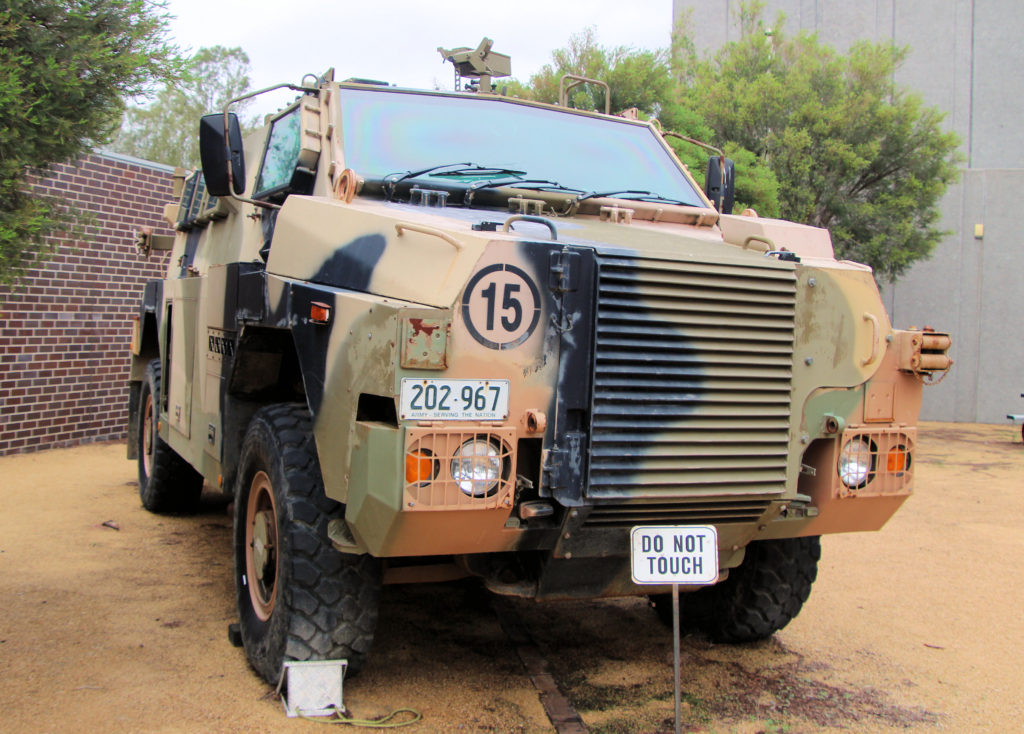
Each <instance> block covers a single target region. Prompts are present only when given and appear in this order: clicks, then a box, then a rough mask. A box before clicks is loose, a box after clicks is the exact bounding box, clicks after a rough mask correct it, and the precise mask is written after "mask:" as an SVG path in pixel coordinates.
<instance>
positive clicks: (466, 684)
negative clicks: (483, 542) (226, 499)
mask: <svg viewBox="0 0 1024 734" xmlns="http://www.w3.org/2000/svg"><path fill="white" fill-rule="evenodd" d="M123 457H124V448H123V446H121V445H111V444H107V445H92V446H84V447H80V448H75V449H67V450H61V451H51V452H44V453H39V454H31V455H22V456H11V457H6V458H2V459H0V498H2V501H3V509H2V510H0V598H2V599H3V603H2V604H0V664H2V669H3V671H4V685H3V686H0V731H4V732H35V731H47V732H48V731H53V732H60V731H69V730H75V731H104V732H108V731H109V732H136V731H138V732H193V731H196V732H199V731H202V732H235V731H245V732H270V731H274V732H289V731H322V728H321V727H320V725H318V724H315V723H311V722H306V721H301V720H294V719H286V718H285V717H284V713H283V711H282V707H281V704H280V703H279V701H277V700H276V699H275V698H274V696H273V692H272V691H271V689H270V688H269V687H268V686H266V685H264V684H263V683H262V682H261V681H260V680H259V679H258V678H257V677H256V675H255V674H254V673H252V672H251V671H250V669H249V668H248V667H247V665H246V662H245V658H244V656H243V653H242V651H241V650H239V649H236V648H234V647H231V645H230V644H229V642H228V639H227V633H226V631H227V626H228V624H229V623H230V622H231V621H233V619H234V594H233V589H232V586H231V572H230V568H231V557H230V534H231V531H230V520H229V518H228V516H227V514H226V511H225V506H224V504H223V502H218V501H216V499H215V498H211V499H210V501H209V502H206V503H205V505H204V511H203V512H202V513H201V514H199V515H197V516H192V517H160V516H155V515H151V514H148V513H146V512H145V511H144V510H142V508H141V507H140V505H139V500H138V494H137V490H136V485H135V467H134V464H133V463H131V462H129V461H127V460H125V459H124V458H123ZM916 458H917V467H918V475H917V477H918V478H917V492H916V495H915V496H914V497H912V498H911V499H910V500H909V501H908V502H907V503H906V505H904V508H903V509H902V510H901V511H900V512H899V513H898V514H897V515H896V517H895V518H894V519H893V520H892V521H891V522H890V523H889V524H888V525H887V526H886V527H885V528H884V529H883V530H882V531H881V532H879V533H867V534H854V535H843V536H830V537H826V538H824V539H823V541H822V556H823V557H822V563H821V567H820V571H819V574H818V580H817V583H816V584H815V587H814V590H813V591H812V593H811V598H810V600H809V601H808V603H807V605H806V606H805V607H804V610H803V612H802V613H801V614H800V616H799V617H798V618H797V619H796V620H795V621H794V622H793V623H791V624H790V625H789V626H788V627H787V628H786V629H784V630H783V631H781V632H780V633H778V634H777V635H776V636H775V637H774V638H772V639H771V640H769V641H766V642H763V643H758V644H754V645H746V646H738V647H728V646H717V645H710V644H708V643H707V642H705V641H702V640H700V639H697V638H685V639H684V640H683V653H682V658H683V660H682V681H683V683H682V689H683V699H684V719H685V723H684V727H683V728H684V730H685V731H708V732H738V733H745V734H753V733H754V732H831V731H848V732H875V731H879V732H890V731H905V730H907V729H911V730H913V731H925V732H927V731H950V732H963V731H971V732H984V731H990V732H1008V731H1021V730H1024V703H1022V699H1021V697H1020V693H1019V692H1020V690H1021V688H1022V684H1024V669H1022V663H1024V623H1022V616H1021V615H1022V612H1021V610H1022V609H1024V584H1022V583H1021V580H1022V578H1024V562H1022V557H1024V492H1022V491H1021V483H1022V478H1024V447H1022V445H1021V438H1020V432H1019V429H1014V428H1010V427H1005V426H976V425H963V424H934V423H933V424H925V425H924V426H923V427H922V430H921V435H920V438H919V447H918V452H917V456H916ZM105 522H110V523H112V524H114V525H116V527H117V528H119V529H113V528H111V527H108V526H105V525H104V524H103V523H105ZM513 607H514V608H515V609H516V610H517V611H518V613H519V615H520V617H521V619H522V621H523V622H524V623H525V625H526V627H527V629H528V630H529V632H530V633H531V634H532V635H533V637H534V639H535V641H536V643H537V646H538V647H539V649H540V650H541V652H542V654H543V655H544V656H545V657H546V658H547V660H548V661H549V663H550V665H551V668H552V672H553V673H554V677H555V680H556V681H557V682H558V684H559V686H560V687H561V688H562V690H563V691H564V692H565V694H566V695H567V697H568V698H569V700H570V701H571V702H572V703H573V704H574V705H575V706H576V708H577V709H578V711H579V712H580V714H581V716H582V718H583V720H584V722H585V723H586V725H587V726H588V727H589V729H590V731H592V732H659V731H671V730H672V652H671V650H672V637H671V634H670V632H669V631H668V630H667V629H666V628H665V627H663V626H661V625H660V624H659V623H658V621H657V619H656V617H655V615H654V612H653V611H652V610H650V609H649V608H648V607H647V605H646V604H645V603H644V602H643V601H642V600H635V599H634V600H625V601H611V602H593V603H565V604H535V603H532V602H526V601H515V602H514V603H513ZM345 703H346V705H348V706H349V708H350V709H352V710H353V713H354V714H356V715H358V716H363V717H371V716H379V715H381V714H384V713H386V712H387V711H389V710H391V709H394V708H398V707H404V706H409V707H413V708H415V709H418V710H419V711H421V712H422V713H423V716H424V719H423V721H422V722H421V723H419V724H416V725H414V726H412V727H409V728H408V729H405V730H404V731H420V732H435V731H437V732H447V731H453V732H459V731H465V732H475V731H486V732H550V731H554V728H553V727H552V726H551V724H550V723H549V722H548V719H547V717H546V715H545V713H544V709H543V707H542V706H541V704H540V700H539V697H538V693H537V691H536V690H535V688H534V687H533V685H532V684H531V682H530V679H529V677H528V676H527V675H526V674H525V672H524V669H523V666H522V664H521V663H520V661H519V658H518V656H517V654H516V651H515V647H514V646H513V644H512V643H511V642H510V641H509V640H508V639H507V638H506V637H505V635H504V634H503V632H502V629H501V627H500V625H499V623H498V620H497V619H496V617H495V615H494V613H493V611H492V609H491V605H490V603H489V599H488V598H487V595H486V594H484V593H483V592H480V591H479V590H478V589H477V588H476V587H475V586H474V585H472V584H466V583H459V584H450V585H444V586H415V587H392V588H388V589H386V590H385V594H384V603H383V607H382V610H381V621H380V627H379V629H378V634H377V645H376V647H375V650H374V654H373V657H372V658H371V660H370V663H369V664H368V666H367V668H366V670H365V671H364V673H363V674H362V675H361V676H359V677H357V678H353V679H351V680H348V681H346V682H345Z"/></svg>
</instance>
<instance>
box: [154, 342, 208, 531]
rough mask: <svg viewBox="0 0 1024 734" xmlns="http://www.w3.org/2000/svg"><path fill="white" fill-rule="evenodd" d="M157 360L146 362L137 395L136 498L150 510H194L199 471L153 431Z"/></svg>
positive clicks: (156, 409) (199, 485)
mask: <svg viewBox="0 0 1024 734" xmlns="http://www.w3.org/2000/svg"><path fill="white" fill-rule="evenodd" d="M159 419H160V360H159V359H154V360H153V361H151V362H150V363H149V364H148V365H146V375H145V377H144V378H143V381H142V392H141V394H140V397H139V435H138V442H139V446H138V455H139V498H140V499H141V500H142V506H143V507H145V508H146V509H147V510H149V511H150V512H157V513H168V512H195V510H196V509H197V508H198V507H199V496H200V495H201V494H202V493H203V475H202V474H200V473H199V472H197V471H196V470H195V469H193V468H192V466H191V465H190V464H189V463H188V462H187V461H185V460H184V459H183V458H181V457H180V456H178V454H176V453H175V452H174V449H172V448H171V447H170V446H168V445H167V444H166V443H165V442H164V440H163V439H162V438H160V434H159V432H158V431H157V421H159Z"/></svg>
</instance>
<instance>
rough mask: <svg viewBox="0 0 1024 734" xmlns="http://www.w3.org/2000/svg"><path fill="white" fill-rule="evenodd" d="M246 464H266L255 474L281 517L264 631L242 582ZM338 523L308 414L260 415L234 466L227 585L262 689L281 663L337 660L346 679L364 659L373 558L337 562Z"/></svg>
mask: <svg viewBox="0 0 1024 734" xmlns="http://www.w3.org/2000/svg"><path fill="white" fill-rule="evenodd" d="M275 457H276V459H275ZM254 461H255V462H257V463H261V464H271V465H270V466H262V465H261V468H262V469H263V470H264V471H266V472H267V474H268V475H269V476H270V479H271V484H272V486H273V490H274V494H275V502H276V504H277V509H278V514H279V522H280V520H281V517H280V515H281V514H282V513H283V515H284V519H285V522H284V523H283V527H279V530H278V536H279V538H278V542H279V545H280V551H279V559H278V563H279V570H278V574H279V575H278V579H277V584H278V599H277V602H276V605H275V608H274V611H273V613H272V614H271V616H270V619H269V620H268V621H267V622H265V623H262V622H259V620H256V619H255V615H254V614H253V612H252V608H251V601H250V599H249V591H248V589H247V588H246V587H245V585H244V583H243V581H242V577H243V574H244V573H245V555H244V550H245V549H244V542H245V529H244V522H245V512H246V507H245V505H246V499H247V496H248V489H249V487H248V484H249V482H250V481H251V478H252V475H253V474H254V473H255V471H254V469H253V467H254V466H255V464H253V462H254ZM275 461H276V463H277V466H273V464H274V463H275ZM282 480H283V481H282ZM279 482H280V483H281V484H280V486H279ZM343 515H344V507H343V506H342V505H341V504H339V503H338V502H335V501H334V500H331V499H329V498H328V497H327V496H326V495H325V493H324V486H323V478H322V476H321V474H320V463H319V459H318V458H317V452H316V446H315V443H314V439H313V428H312V423H311V421H310V416H309V410H308V408H307V407H306V406H305V405H302V404H279V405H271V406H267V407H265V408H262V409H260V410H259V411H258V412H257V413H256V415H255V416H254V417H253V419H252V422H251V423H250V427H249V430H248V432H247V433H246V437H245V441H244V442H243V445H242V453H241V458H240V462H239V473H238V484H237V488H236V493H235V586H236V594H237V600H238V607H239V619H240V622H241V628H242V638H243V642H244V646H245V650H246V656H247V657H248V659H249V663H250V664H251V665H252V667H253V668H254V669H255V670H256V671H257V672H258V673H259V674H260V675H261V676H262V677H263V678H264V679H265V680H266V681H267V682H269V683H272V684H276V683H277V681H278V678H279V676H280V673H281V666H282V664H283V662H284V661H285V660H299V661H303V660H334V659H339V658H344V659H347V660H348V670H347V673H348V675H353V674H355V673H357V672H358V671H359V670H360V668H362V666H363V664H364V662H365V660H366V656H367V654H368V653H369V651H370V646H371V644H372V642H373V635H374V630H375V629H376V626H377V610H378V606H379V601H380V589H381V567H380V562H379V560H378V559H375V558H373V557H371V556H369V555H358V556H357V555H351V554H347V553H341V552H339V551H338V550H336V549H335V548H334V546H333V545H332V544H331V541H330V539H329V537H328V535H327V525H328V523H329V522H330V520H331V519H332V518H335V517H342V516H343Z"/></svg>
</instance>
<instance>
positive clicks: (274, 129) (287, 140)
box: [254, 106, 300, 198]
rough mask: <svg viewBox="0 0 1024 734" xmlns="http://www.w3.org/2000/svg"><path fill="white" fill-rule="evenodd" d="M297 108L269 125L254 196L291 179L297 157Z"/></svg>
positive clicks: (282, 186) (265, 193) (286, 183)
mask: <svg viewBox="0 0 1024 734" xmlns="http://www.w3.org/2000/svg"><path fill="white" fill-rule="evenodd" d="M299 132H300V129H299V108H298V107H297V106H296V107H295V108H293V109H292V110H291V111H289V112H288V113H286V114H285V115H284V116H283V117H279V118H278V119H276V120H274V122H273V124H272V125H271V127H270V137H269V139H268V142H267V150H266V152H265V153H264V155H263V165H262V166H261V167H260V175H259V177H258V178H257V179H256V193H255V194H254V196H255V197H257V198H258V197H260V196H265V195H267V194H269V193H272V192H274V191H276V190H279V189H282V188H284V187H285V186H287V185H288V184H289V182H291V180H292V174H293V173H294V172H295V165H296V163H297V162H298V159H299V145H300V139H299Z"/></svg>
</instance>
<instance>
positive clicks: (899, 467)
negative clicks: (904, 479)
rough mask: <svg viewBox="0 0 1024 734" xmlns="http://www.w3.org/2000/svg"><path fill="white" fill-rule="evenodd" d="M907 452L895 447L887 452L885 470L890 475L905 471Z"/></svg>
mask: <svg viewBox="0 0 1024 734" xmlns="http://www.w3.org/2000/svg"><path fill="white" fill-rule="evenodd" d="M907 458H908V457H907V450H906V449H905V448H903V447H897V448H894V449H892V450H891V451H890V452H889V455H888V456H887V457H886V467H885V468H886V469H888V471H889V473H890V474H899V473H902V472H905V471H906V470H907Z"/></svg>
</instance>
